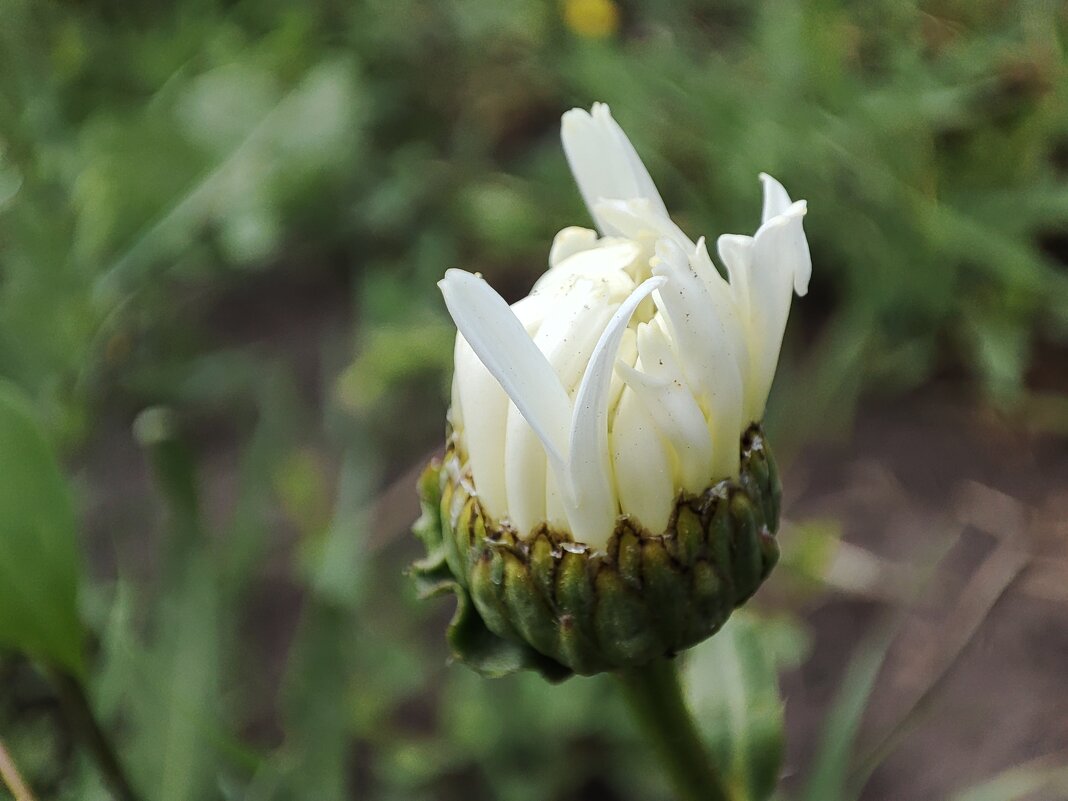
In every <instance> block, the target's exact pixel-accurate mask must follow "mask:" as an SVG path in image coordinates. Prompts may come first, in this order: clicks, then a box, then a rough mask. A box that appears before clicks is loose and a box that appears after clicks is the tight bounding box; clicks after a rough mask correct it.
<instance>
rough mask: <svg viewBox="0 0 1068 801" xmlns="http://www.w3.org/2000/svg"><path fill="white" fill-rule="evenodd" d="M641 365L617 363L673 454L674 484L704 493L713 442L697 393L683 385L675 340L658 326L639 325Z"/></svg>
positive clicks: (708, 475)
mask: <svg viewBox="0 0 1068 801" xmlns="http://www.w3.org/2000/svg"><path fill="white" fill-rule="evenodd" d="M638 353H639V354H640V362H639V365H640V366H639V367H637V368H634V367H629V366H628V365H626V364H616V370H617V371H619V372H620V373H621V374H622V375H623V377H624V379H625V380H626V382H627V386H629V387H630V388H631V389H633V390H634V393H635V394H636V395H637V396H638V399H639V400H640V401H641V402H642V403H643V405H644V406H645V410H646V411H647V412H648V413H649V416H650V417H651V418H652V420H653V423H654V424H655V425H656V427H657V429H658V430H659V431H660V433H661V435H662V436H663V438H664V439H665V440H667V442H668V443H669V444H670V445H671V449H672V451H673V452H674V453H675V459H676V463H677V474H676V476H675V484H676V486H681V487H682V488H683V489H684V490H687V491H688V492H700V491H701V490H703V489H704V488H705V487H707V486H708V484H709V481H710V479H711V478H712V438H711V436H710V434H709V431H708V423H707V422H706V421H705V416H704V414H702V412H701V407H699V406H698V405H697V401H696V400H694V397H693V395H692V394H691V393H690V391H689V390H688V389H687V388H686V387H685V386H684V384H683V378H682V370H681V369H680V368H679V365H678V362H677V361H676V360H675V355H674V353H673V352H672V350H671V342H670V341H668V339H667V337H666V336H665V335H664V334H663V332H662V330H661V329H660V328H659V327H658V326H650V325H645V324H642V325H640V326H639V327H638Z"/></svg>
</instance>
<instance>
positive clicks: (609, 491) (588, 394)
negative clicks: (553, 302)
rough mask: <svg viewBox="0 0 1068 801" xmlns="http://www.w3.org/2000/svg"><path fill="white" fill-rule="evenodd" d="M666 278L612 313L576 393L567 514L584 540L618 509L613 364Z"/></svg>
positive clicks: (647, 284)
mask: <svg viewBox="0 0 1068 801" xmlns="http://www.w3.org/2000/svg"><path fill="white" fill-rule="evenodd" d="M664 283H665V279H663V278H649V279H647V280H646V281H643V282H642V283H641V284H640V285H639V286H638V288H637V289H635V290H634V291H633V292H632V293H631V295H630V297H628V298H627V299H626V300H625V301H624V302H623V303H622V304H621V305H620V307H619V308H618V309H617V310H616V312H615V314H613V315H612V319H611V320H609V321H608V325H607V326H605V329H604V333H602V334H601V338H600V340H598V342H597V346H596V347H595V348H594V350H593V356H592V357H591V358H590V363H589V366H588V367H587V368H586V373H585V375H584V376H583V377H582V383H581V384H580V385H579V389H578V394H577V395H576V396H575V412H574V417H573V419H572V423H571V438H570V447H569V453H570V461H569V463H568V478H569V480H570V498H569V500H570V501H571V502H572V503H573V507H572V508H571V509H569V513H568V519H569V520H570V522H571V530H572V533H573V534H574V535H575V537H576V539H578V540H579V541H580V542H589V541H590V539H591V538H592V539H598V538H600V537H607V534H606V533H605V532H611V531H612V529H613V528H614V526H615V519H616V516H617V515H618V514H619V505H618V498H617V495H616V492H615V490H614V488H613V486H612V467H611V461H610V456H609V452H608V400H609V395H610V391H611V383H612V371H613V365H614V364H615V361H616V354H617V353H618V352H619V346H620V343H621V342H622V340H623V332H624V331H626V328H627V325H628V323H629V322H630V318H631V316H632V315H633V314H634V311H635V310H636V309H637V308H638V306H639V305H640V304H641V302H642V301H643V300H645V298H646V297H648V296H649V294H650V293H652V292H653V291H654V290H656V289H658V288H659V287H661V286H663V285H664Z"/></svg>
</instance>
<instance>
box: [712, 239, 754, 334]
mask: <svg viewBox="0 0 1068 801" xmlns="http://www.w3.org/2000/svg"><path fill="white" fill-rule="evenodd" d="M716 250H717V251H719V258H720V261H722V262H723V265H724V266H725V267H726V268H727V275H728V277H729V278H730V286H731V293H732V294H733V295H734V302H735V304H737V306H738V310H739V312H744V314H745V315H747V316H748V314H749V283H750V281H749V273H750V271H751V270H752V265H753V237H751V236H740V235H738V234H724V235H723V236H721V237H720V238H719V239H717V240H716Z"/></svg>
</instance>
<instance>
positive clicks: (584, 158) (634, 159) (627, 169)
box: [560, 103, 667, 234]
mask: <svg viewBox="0 0 1068 801" xmlns="http://www.w3.org/2000/svg"><path fill="white" fill-rule="evenodd" d="M560 138H561V139H562V141H563V144H564V155H565V156H566V157H567V163H568V165H569V166H570V167H571V173H572V175H574V177H575V183H577V184H578V188H579V191H580V192H581V193H582V199H583V200H585V201H586V207H587V208H588V209H589V210H590V214H591V215H592V216H593V218H594V221H595V222H596V223H597V227H598V228H599V229H600V230H601V232H602V233H604V234H608V233H610V231H611V228H610V226H606V225H605V224H604V222H603V221H602V220H601V219H599V218H598V216H597V213H596V211H595V208H594V207H595V206H596V205H597V202H598V201H599V200H601V199H602V198H606V199H616V200H632V199H636V198H645V199H647V200H648V201H650V202H651V203H652V204H653V205H654V206H655V207H657V208H658V209H659V211H660V213H661V214H662V215H663V216H665V217H666V216H667V209H665V208H664V201H663V200H661V199H660V193H659V192H657V190H656V185H655V184H654V183H653V179H652V178H650V177H649V171H648V170H646V169H645V165H644V164H642V161H641V159H640V158H638V154H637V152H636V151H635V150H634V146H633V145H632V144H631V143H630V140H629V139H627V135H626V134H625V133H623V130H622V129H621V128H620V127H619V125H618V124H616V121H615V120H614V119H612V114H611V112H610V111H609V110H608V106H606V105H604V104H603V103H594V105H593V109H592V113H588V112H587V111H586V110H585V109H578V108H576V109H572V110H571V111H569V112H567V113H566V114H564V116H563V119H562V120H561V124H560Z"/></svg>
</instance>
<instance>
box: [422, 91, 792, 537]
mask: <svg viewBox="0 0 1068 801" xmlns="http://www.w3.org/2000/svg"><path fill="white" fill-rule="evenodd" d="M562 138H563V144H564V152H565V153H566V154H567V159H568V163H569V164H570V166H571V170H572V173H573V174H574V176H575V180H576V182H577V183H578V186H579V190H580V191H581V193H582V196H583V198H584V199H585V201H586V205H587V206H588V207H589V210H590V213H591V215H592V216H593V219H594V222H595V224H596V226H597V231H593V230H590V229H586V228H565V229H564V230H563V231H561V232H560V233H559V234H557V236H556V239H555V241H554V242H553V245H552V249H551V250H550V253H549V270H548V272H546V273H545V274H544V275H543V276H542V277H541V279H540V280H539V281H538V282H537V283H536V284H535V285H534V288H533V290H532V291H531V293H530V294H529V295H528V296H527V297H526V298H524V299H523V300H521V301H519V302H518V303H516V304H514V305H513V306H512V307H511V308H509V307H508V306H507V305H506V304H505V302H504V301H503V300H502V299H501V298H500V296H499V295H498V294H497V293H496V292H494V291H493V289H491V288H490V286H489V285H488V284H487V283H486V282H485V281H484V280H483V279H482V278H480V277H479V276H477V275H472V274H471V273H467V272H464V271H462V270H449V271H448V272H447V273H446V276H445V279H444V280H443V281H441V283H440V286H441V290H442V293H443V294H444V296H445V302H446V304H447V305H448V308H449V311H450V313H451V314H452V316H453V319H454V320H455V321H456V324H457V327H458V328H459V330H460V336H459V337H458V338H457V344H456V372H455V379H454V383H453V396H452V418H451V419H452V425H453V427H454V430H455V434H456V436H457V437H458V438H459V441H460V442H461V443H462V445H463V447H464V448H465V449H466V453H467V456H468V458H469V460H470V468H471V478H472V481H473V484H474V488H475V490H476V492H477V493H478V497H479V500H480V502H481V504H482V507H483V510H484V511H485V512H486V513H487V514H488V515H489V516H490V517H491V518H492V519H493V520H496V521H500V522H505V521H506V522H507V523H508V524H510V525H511V526H512V527H514V529H515V530H516V532H517V533H518V534H519V536H520V537H527V536H529V535H530V534H531V533H532V532H534V531H535V530H536V529H537V528H538V527H539V526H540V525H542V524H548V525H549V526H550V527H552V528H554V529H557V530H563V531H568V532H570V533H571V535H572V536H573V537H574V539H575V540H576V541H578V542H581V543H585V544H587V545H589V546H591V547H593V548H603V547H604V546H605V544H606V543H607V542H608V539H609V537H610V536H611V534H612V533H613V531H614V530H615V528H616V521H617V518H619V516H620V515H626V516H628V517H630V518H633V519H635V520H637V521H640V523H641V524H642V526H643V527H645V528H647V529H648V530H650V531H654V532H657V531H662V530H663V529H664V527H665V526H666V524H667V522H668V518H669V517H670V515H671V513H672V510H673V509H674V501H675V499H676V497H677V495H678V494H679V492H680V491H681V492H688V493H698V492H700V491H702V490H703V489H704V488H706V487H707V486H709V485H710V484H712V483H714V482H716V481H718V480H721V479H729V478H736V477H737V476H738V467H739V441H740V439H741V436H742V434H743V432H744V431H745V430H746V429H747V428H748V427H749V425H750V424H752V423H755V422H759V421H760V420H761V418H762V417H763V413H764V404H765V402H766V400H767V396H768V391H769V389H770V387H771V383H772V378H773V376H774V373H775V365H776V363H777V361H778V356H779V347H780V344H781V342H782V336H783V330H784V328H785V326H786V318H787V314H788V312H789V309H790V298H791V296H792V294H793V293H794V292H795V291H796V292H797V293H798V294H800V295H803V294H805V292H806V291H807V287H808V280H809V275H810V273H811V261H810V259H809V251H808V245H807V243H806V240H805V235H804V231H803V230H802V227H801V224H802V218H803V217H804V214H805V202H804V201H797V202H793V201H791V200H790V197H789V195H787V193H786V190H785V189H784V188H783V187H782V185H781V184H780V183H779V182H778V181H776V180H775V179H774V178H772V177H771V176H768V175H761V176H760V179H761V181H762V182H763V185H764V208H763V213H762V219H761V225H760V227H759V228H758V229H757V231H756V233H755V235H753V236H739V235H731V234H728V235H724V236H721V237H720V238H719V239H718V240H717V242H716V249H717V251H718V254H719V257H720V260H721V263H722V265H723V267H724V268H725V270H726V274H727V278H726V279H725V278H724V277H723V276H722V275H721V274H720V272H719V271H718V270H717V268H716V265H715V264H714V263H713V260H712V257H711V256H710V254H709V251H708V247H707V243H706V240H705V238H704V237H701V238H699V239H697V241H696V242H694V241H693V240H692V239H691V238H690V237H689V236H687V235H686V234H685V233H684V232H683V231H681V230H680V229H679V228H678V226H676V225H675V223H673V222H672V221H671V218H670V217H669V215H668V212H667V209H666V208H665V206H664V203H663V201H662V200H661V198H660V194H659V193H658V192H657V189H656V186H655V185H654V184H653V182H652V179H651V178H650V177H649V173H648V172H647V171H646V169H645V167H644V165H643V164H642V162H641V160H640V159H639V158H638V155H637V153H636V152H635V150H634V148H633V146H632V145H631V143H630V141H629V140H628V139H627V137H626V135H625V134H624V133H623V131H622V130H621V129H620V127H619V126H618V125H617V124H616V122H615V120H614V119H612V116H611V114H610V113H609V110H608V107H607V106H605V105H603V104H596V105H594V107H593V110H592V112H586V111H585V110H581V109H574V110H572V111H570V112H568V113H567V114H565V115H564V118H563V125H562Z"/></svg>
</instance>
